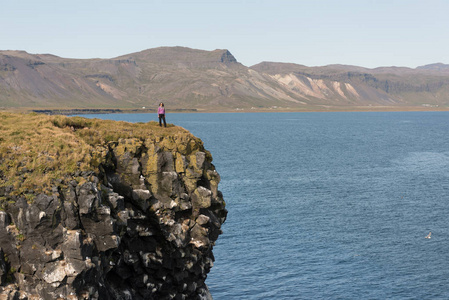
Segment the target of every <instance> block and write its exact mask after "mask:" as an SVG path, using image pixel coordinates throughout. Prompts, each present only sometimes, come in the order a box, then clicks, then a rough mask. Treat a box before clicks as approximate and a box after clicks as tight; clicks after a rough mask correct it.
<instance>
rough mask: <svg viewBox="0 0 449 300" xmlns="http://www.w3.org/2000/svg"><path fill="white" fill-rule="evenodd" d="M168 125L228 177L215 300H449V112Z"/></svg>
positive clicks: (249, 117)
mask: <svg viewBox="0 0 449 300" xmlns="http://www.w3.org/2000/svg"><path fill="white" fill-rule="evenodd" d="M86 117H96V118H106V119H115V120H125V121H130V122H147V121H150V120H156V114H120V115H88V116H86ZM167 121H168V122H169V123H173V124H176V125H179V126H182V127H184V128H186V129H188V130H190V131H191V132H192V133H193V134H194V135H196V136H198V137H200V138H201V139H202V140H203V141H204V144H205V147H206V148H207V149H208V150H210V151H211V153H212V156H213V158H214V164H215V166H216V168H217V171H218V172H219V173H220V175H221V179H222V181H221V183H220V185H219V188H220V190H221V191H222V192H223V195H224V197H225V200H226V203H227V208H228V210H229V215H228V219H227V221H226V223H225V224H224V226H223V231H224V234H223V235H221V236H220V238H219V239H218V242H217V245H216V246H215V247H214V254H215V258H216V261H215V265H214V267H213V268H212V271H211V273H210V274H209V276H208V279H207V281H206V282H207V284H208V286H209V288H210V290H211V293H212V295H213V297H214V299H215V300H229V299H231V300H232V299H449V112H397V113H396V112H388V113H378V112H376V113H362V112H351V113H235V114H234V113H226V114H167ZM429 231H431V232H432V238H431V239H425V236H426V235H427V234H428V233H429Z"/></svg>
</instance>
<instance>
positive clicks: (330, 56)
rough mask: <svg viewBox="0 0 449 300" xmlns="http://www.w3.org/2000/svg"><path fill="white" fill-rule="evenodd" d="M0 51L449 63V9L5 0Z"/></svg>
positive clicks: (421, 3) (261, 0) (432, 3)
mask: <svg viewBox="0 0 449 300" xmlns="http://www.w3.org/2000/svg"><path fill="white" fill-rule="evenodd" d="M0 16H1V17H0V50H25V51H27V52H29V53H51V54H55V55H58V56H62V57H67V58H95V57H100V58H112V57H116V56H120V55H124V54H128V53H132V52H137V51H141V50H145V49H149V48H155V47H160V46H185V47H190V48H195V49H203V50H214V49H228V50H229V51H230V52H231V53H232V54H233V55H234V56H235V57H236V58H237V60H238V61H239V62H241V63H242V64H244V65H246V66H251V65H253V64H256V63H259V62H262V61H276V62H292V63H298V64H303V65H307V66H322V65H328V64H335V63H339V64H349V65H357V66H363V67H368V68H374V67H379V66H407V67H413V68H414V67H416V66H420V65H425V64H430V63H436V62H442V63H448V64H449V1H447V0H379V1H368V0H307V1H302V0H296V1H295V0H273V1H265V0H246V1H245V0H241V1H235V0H228V1H213V0H201V1H195V0H189V1H174V0H161V1H152V0H147V1H135V0H127V1H115V0H77V1H74V0H70V1H68V0H67V1H66V0H40V1H39V0H1V5H0Z"/></svg>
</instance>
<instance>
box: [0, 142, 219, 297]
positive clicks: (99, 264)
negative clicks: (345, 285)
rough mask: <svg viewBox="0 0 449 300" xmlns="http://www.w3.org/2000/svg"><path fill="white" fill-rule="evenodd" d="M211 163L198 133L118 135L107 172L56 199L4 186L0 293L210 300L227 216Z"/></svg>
mask: <svg viewBox="0 0 449 300" xmlns="http://www.w3.org/2000/svg"><path fill="white" fill-rule="evenodd" d="M211 161H212V158H211V156H210V154H209V153H208V152H207V151H205V150H204V148H203V145H202V143H200V142H199V141H198V140H197V139H194V138H192V137H191V136H190V135H185V134H184V135H178V136H169V137H163V138H162V137H159V138H151V139H150V138H149V139H146V140H142V139H132V138H131V139H119V140H118V141H115V142H110V143H109V144H108V145H107V147H106V148H105V151H104V153H103V155H102V158H101V163H100V164H99V165H98V170H94V171H77V172H75V173H73V174H72V176H71V178H68V179H67V178H65V179H61V181H60V184H59V186H54V187H53V188H52V193H51V195H46V194H42V193H40V194H37V195H36V196H35V198H34V200H32V201H29V200H28V201H27V199H25V198H23V197H22V196H14V195H11V194H10V193H7V192H6V191H3V192H2V195H0V196H2V197H4V198H5V199H9V201H4V203H5V204H4V211H0V242H1V243H0V245H1V248H0V278H1V288H0V295H7V299H15V298H17V297H29V298H30V297H33V296H34V297H40V298H43V299H57V298H63V299H76V298H81V299H211V296H210V293H209V291H208V289H207V286H206V284H205V279H206V277H207V273H208V272H209V270H210V268H211V267H212V266H213V261H214V257H213V254H212V249H213V246H214V243H215V241H216V239H217V238H218V236H219V235H220V234H221V229H220V228H221V225H222V224H223V222H224V221H225V219H226V215H227V211H226V209H225V202H224V201H223V197H222V194H221V193H220V192H219V191H218V183H219V181H220V177H219V175H218V173H217V172H216V171H215V167H214V166H213V164H212V163H211ZM29 192H30V193H32V191H29Z"/></svg>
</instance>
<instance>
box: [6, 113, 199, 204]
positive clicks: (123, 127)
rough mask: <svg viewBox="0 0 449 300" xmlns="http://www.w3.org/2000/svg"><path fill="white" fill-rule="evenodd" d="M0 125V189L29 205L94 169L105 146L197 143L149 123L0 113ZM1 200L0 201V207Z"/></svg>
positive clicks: (169, 127) (176, 129) (170, 127)
mask: <svg viewBox="0 0 449 300" xmlns="http://www.w3.org/2000/svg"><path fill="white" fill-rule="evenodd" d="M0 124H1V139H0V190H1V189H5V188H7V187H11V186H12V187H13V192H12V194H13V195H22V196H24V197H25V198H26V199H27V200H28V201H33V199H34V198H33V196H32V195H31V194H33V193H39V192H45V193H49V194H50V193H51V187H52V186H55V185H57V183H58V182H61V180H62V181H65V180H66V179H67V180H68V179H70V178H72V177H73V174H74V173H75V172H76V171H78V170H81V171H90V170H96V169H97V168H98V165H99V164H100V163H101V162H102V159H103V157H104V155H105V153H106V151H107V149H108V143H111V142H112V143H116V142H117V141H119V140H120V139H129V138H135V139H138V140H141V141H144V140H148V139H150V140H161V138H165V137H172V136H174V135H179V134H187V135H188V136H189V138H191V139H196V138H194V137H193V136H192V135H190V133H188V132H187V131H186V130H184V129H182V128H180V127H176V126H173V125H171V124H169V125H167V128H161V127H159V125H158V123H157V122H154V121H151V122H148V123H136V124H135V123H128V122H117V121H111V120H99V119H86V118H81V117H66V116H47V115H40V114H36V113H31V114H12V113H0ZM166 140H167V141H169V140H170V138H167V139H166ZM200 143H201V142H200ZM30 190H31V191H32V192H31V193H30ZM2 202H4V199H2V198H0V206H1V203H2Z"/></svg>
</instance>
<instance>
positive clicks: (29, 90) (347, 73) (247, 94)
mask: <svg viewBox="0 0 449 300" xmlns="http://www.w3.org/2000/svg"><path fill="white" fill-rule="evenodd" d="M159 102H164V103H166V104H167V107H170V108H175V109H197V110H200V111H201V110H217V111H220V110H222V111H230V110H236V109H244V110H249V109H256V110H257V109H259V110H265V109H273V108H277V109H287V110H288V109H290V110H316V109H318V110H319V109H329V108H332V107H333V108H335V109H338V110H345V109H351V108H354V107H379V108H382V107H389V108H393V107H398V108H401V107H412V106H413V107H429V106H430V107H440V108H441V107H443V108H444V107H448V106H449V65H445V64H442V63H435V64H429V65H425V66H420V67H417V68H415V69H412V68H407V67H379V68H374V69H369V68H364V67H359V66H349V65H340V64H333V65H327V66H320V67H308V66H304V65H300V64H294V63H278V62H261V63H259V64H256V65H253V66H250V67H246V66H244V65H242V64H241V63H240V62H238V60H237V59H236V58H235V57H234V56H233V55H232V54H231V52H230V51H229V50H227V49H216V50H213V51H207V50H199V49H191V48H186V47H158V48H152V49H146V50H143V51H140V52H134V53H130V54H125V55H121V56H118V57H115V58H110V59H100V58H92V59H74V58H62V57H59V56H55V55H52V54H29V53H27V52H25V51H13V50H6V51H0V107H3V108H20V107H22V108H55V109H56V108H125V109H137V108H142V107H156V106H157V105H158V103H159Z"/></svg>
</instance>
